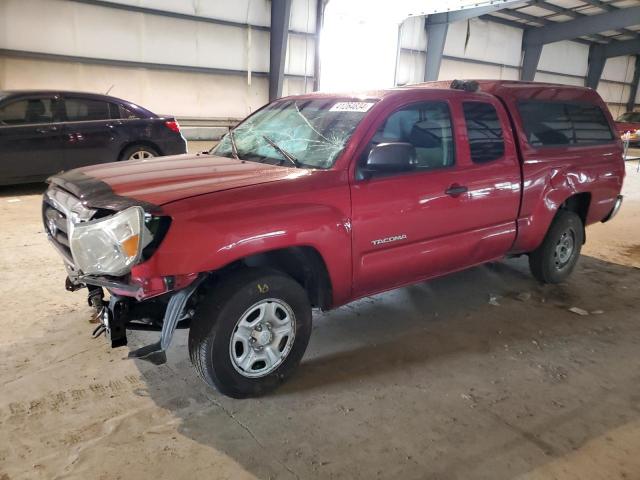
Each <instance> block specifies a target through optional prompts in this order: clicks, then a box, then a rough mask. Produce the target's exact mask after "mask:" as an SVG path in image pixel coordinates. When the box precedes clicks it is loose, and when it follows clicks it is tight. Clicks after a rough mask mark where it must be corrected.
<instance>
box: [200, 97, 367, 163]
mask: <svg viewBox="0 0 640 480" xmlns="http://www.w3.org/2000/svg"><path fill="white" fill-rule="evenodd" d="M374 103H375V102H374V101H372V100H367V101H341V100H336V99H335V98H332V99H312V100H284V101H280V102H276V103H273V104H272V105H269V106H267V107H265V108H264V109H262V110H260V111H259V112H257V113H255V114H254V115H252V116H251V117H249V118H248V119H247V120H246V121H244V122H243V123H241V124H240V125H238V126H237V127H236V128H235V129H234V130H233V131H231V132H230V133H228V134H227V135H226V136H225V137H224V138H223V139H222V141H221V142H220V143H219V144H218V146H216V147H215V148H213V149H212V150H211V153H213V154H215V155H221V156H225V157H231V158H233V157H235V158H239V159H241V160H249V161H255V162H267V163H273V164H277V165H287V164H288V165H289V166H292V165H295V166H296V167H302V168H331V166H332V165H333V164H334V162H335V161H336V159H337V158H338V155H339V154H340V152H342V150H343V149H344V147H345V145H346V144H347V141H348V140H349V138H350V137H351V134H352V133H353V131H354V129H355V128H356V126H357V125H358V123H360V121H361V120H362V119H363V118H364V116H365V115H366V113H367V111H369V109H370V108H371V107H372V106H373V105H374Z"/></svg>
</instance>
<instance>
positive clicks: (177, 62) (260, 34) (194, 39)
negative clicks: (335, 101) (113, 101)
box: [0, 0, 316, 118]
mask: <svg viewBox="0 0 640 480" xmlns="http://www.w3.org/2000/svg"><path fill="white" fill-rule="evenodd" d="M149 10H152V11H149ZM270 13H271V2H270V1H268V0H113V1H100V0H82V1H81V0H1V1H0V89H25V88H36V89H45V88H51V89H68V90H83V91H91V92H100V93H104V92H106V91H107V90H108V89H109V88H111V87H112V86H113V88H111V91H110V94H111V95H114V96H119V97H123V98H125V99H128V100H131V101H133V102H136V103H140V104H141V105H143V106H145V107H148V108H149V109H151V110H153V111H155V112H158V113H167V114H174V115H176V116H179V117H199V118H202V117H206V118H214V117H217V118H227V117H231V118H242V117H244V116H245V115H247V114H248V113H250V112H251V111H253V110H255V109H256V108H258V107H260V106H261V105H263V104H265V103H266V102H267V101H268V78H267V74H268V71H269V31H268V27H269V24H270ZM315 24H316V0H293V2H292V6H291V18H290V25H289V30H290V32H289V41H288V48H287V57H286V64H285V81H284V87H283V94H284V95H286V94H291V93H302V92H304V91H311V90H312V88H313V78H312V77H313V66H314V52H315V41H316V36H315Z"/></svg>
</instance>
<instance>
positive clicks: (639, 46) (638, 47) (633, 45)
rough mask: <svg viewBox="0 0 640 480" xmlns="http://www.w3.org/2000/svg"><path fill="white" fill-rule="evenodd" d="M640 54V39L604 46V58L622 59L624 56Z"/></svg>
mask: <svg viewBox="0 0 640 480" xmlns="http://www.w3.org/2000/svg"><path fill="white" fill-rule="evenodd" d="M638 53H640V39H639V38H636V39H635V40H624V41H622V42H620V41H618V42H611V43H607V44H606V45H604V56H605V57H607V58H610V57H621V56H622V55H635V54H638Z"/></svg>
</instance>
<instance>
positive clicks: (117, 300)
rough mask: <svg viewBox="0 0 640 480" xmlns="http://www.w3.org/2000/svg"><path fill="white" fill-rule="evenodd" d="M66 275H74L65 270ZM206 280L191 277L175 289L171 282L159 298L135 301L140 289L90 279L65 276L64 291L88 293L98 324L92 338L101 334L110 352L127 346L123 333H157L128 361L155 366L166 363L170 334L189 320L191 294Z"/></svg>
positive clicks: (125, 334) (87, 277) (81, 276)
mask: <svg viewBox="0 0 640 480" xmlns="http://www.w3.org/2000/svg"><path fill="white" fill-rule="evenodd" d="M67 269H68V271H69V270H70V273H71V274H73V273H75V272H74V271H73V270H72V269H70V267H69V266H68V268H67ZM206 278H207V275H206V274H200V275H195V276H194V277H193V278H192V279H191V281H190V282H189V283H188V284H187V285H186V286H183V285H181V286H180V288H175V287H176V284H175V281H174V280H170V281H168V282H166V281H165V284H166V287H167V289H166V290H165V291H164V293H163V294H160V295H159V296H158V295H156V296H154V297H152V298H145V297H144V295H142V296H141V297H142V298H145V299H144V300H138V299H137V298H138V297H139V296H140V295H139V293H140V292H141V289H142V287H141V286H140V285H136V284H129V283H125V282H122V281H118V280H113V279H108V278H104V277H97V276H91V275H73V276H72V275H69V276H68V277H67V280H66V283H65V288H66V289H67V290H69V291H75V290H78V289H80V288H83V287H87V289H88V295H89V297H88V302H89V305H90V306H92V307H93V308H95V309H96V319H97V320H98V321H99V322H100V324H99V325H98V327H97V328H96V329H95V330H94V332H93V333H94V336H99V335H100V334H101V333H103V332H104V333H105V335H106V336H107V337H108V338H109V340H110V342H111V346H112V347H113V348H116V347H121V346H125V345H127V329H130V330H160V339H159V340H158V341H157V342H155V343H152V344H150V345H146V346H144V347H141V348H138V349H137V350H133V351H131V352H129V358H139V359H142V360H147V361H150V362H151V363H154V364H156V365H160V364H163V363H165V362H166V361H167V356H166V350H167V349H168V348H169V346H170V345H171V341H172V339H173V334H174V332H175V330H176V328H177V326H178V323H179V322H181V321H185V320H189V319H190V318H191V317H192V316H193V308H189V306H188V302H189V300H190V299H191V298H192V295H193V293H194V292H195V291H196V290H197V288H198V287H199V286H200V285H201V283H202V282H203V281H204V280H205V279H206ZM105 288H106V289H107V290H108V291H109V294H110V296H109V300H108V301H105V300H104V290H103V289H105Z"/></svg>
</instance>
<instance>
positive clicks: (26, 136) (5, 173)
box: [0, 96, 65, 185]
mask: <svg viewBox="0 0 640 480" xmlns="http://www.w3.org/2000/svg"><path fill="white" fill-rule="evenodd" d="M55 111H56V98H55V97H52V96H33V97H26V98H20V99H15V100H14V99H7V100H6V101H5V102H4V103H3V104H2V105H0V184H5V185H8V184H12V183H23V182H30V181H31V182H36V181H41V180H43V179H45V178H46V177H48V176H49V175H52V174H54V173H57V172H59V171H60V170H61V169H62V159H63V152H64V143H65V140H64V136H63V128H62V125H61V124H60V123H59V122H57V120H58V119H57V118H56V115H55Z"/></svg>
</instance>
